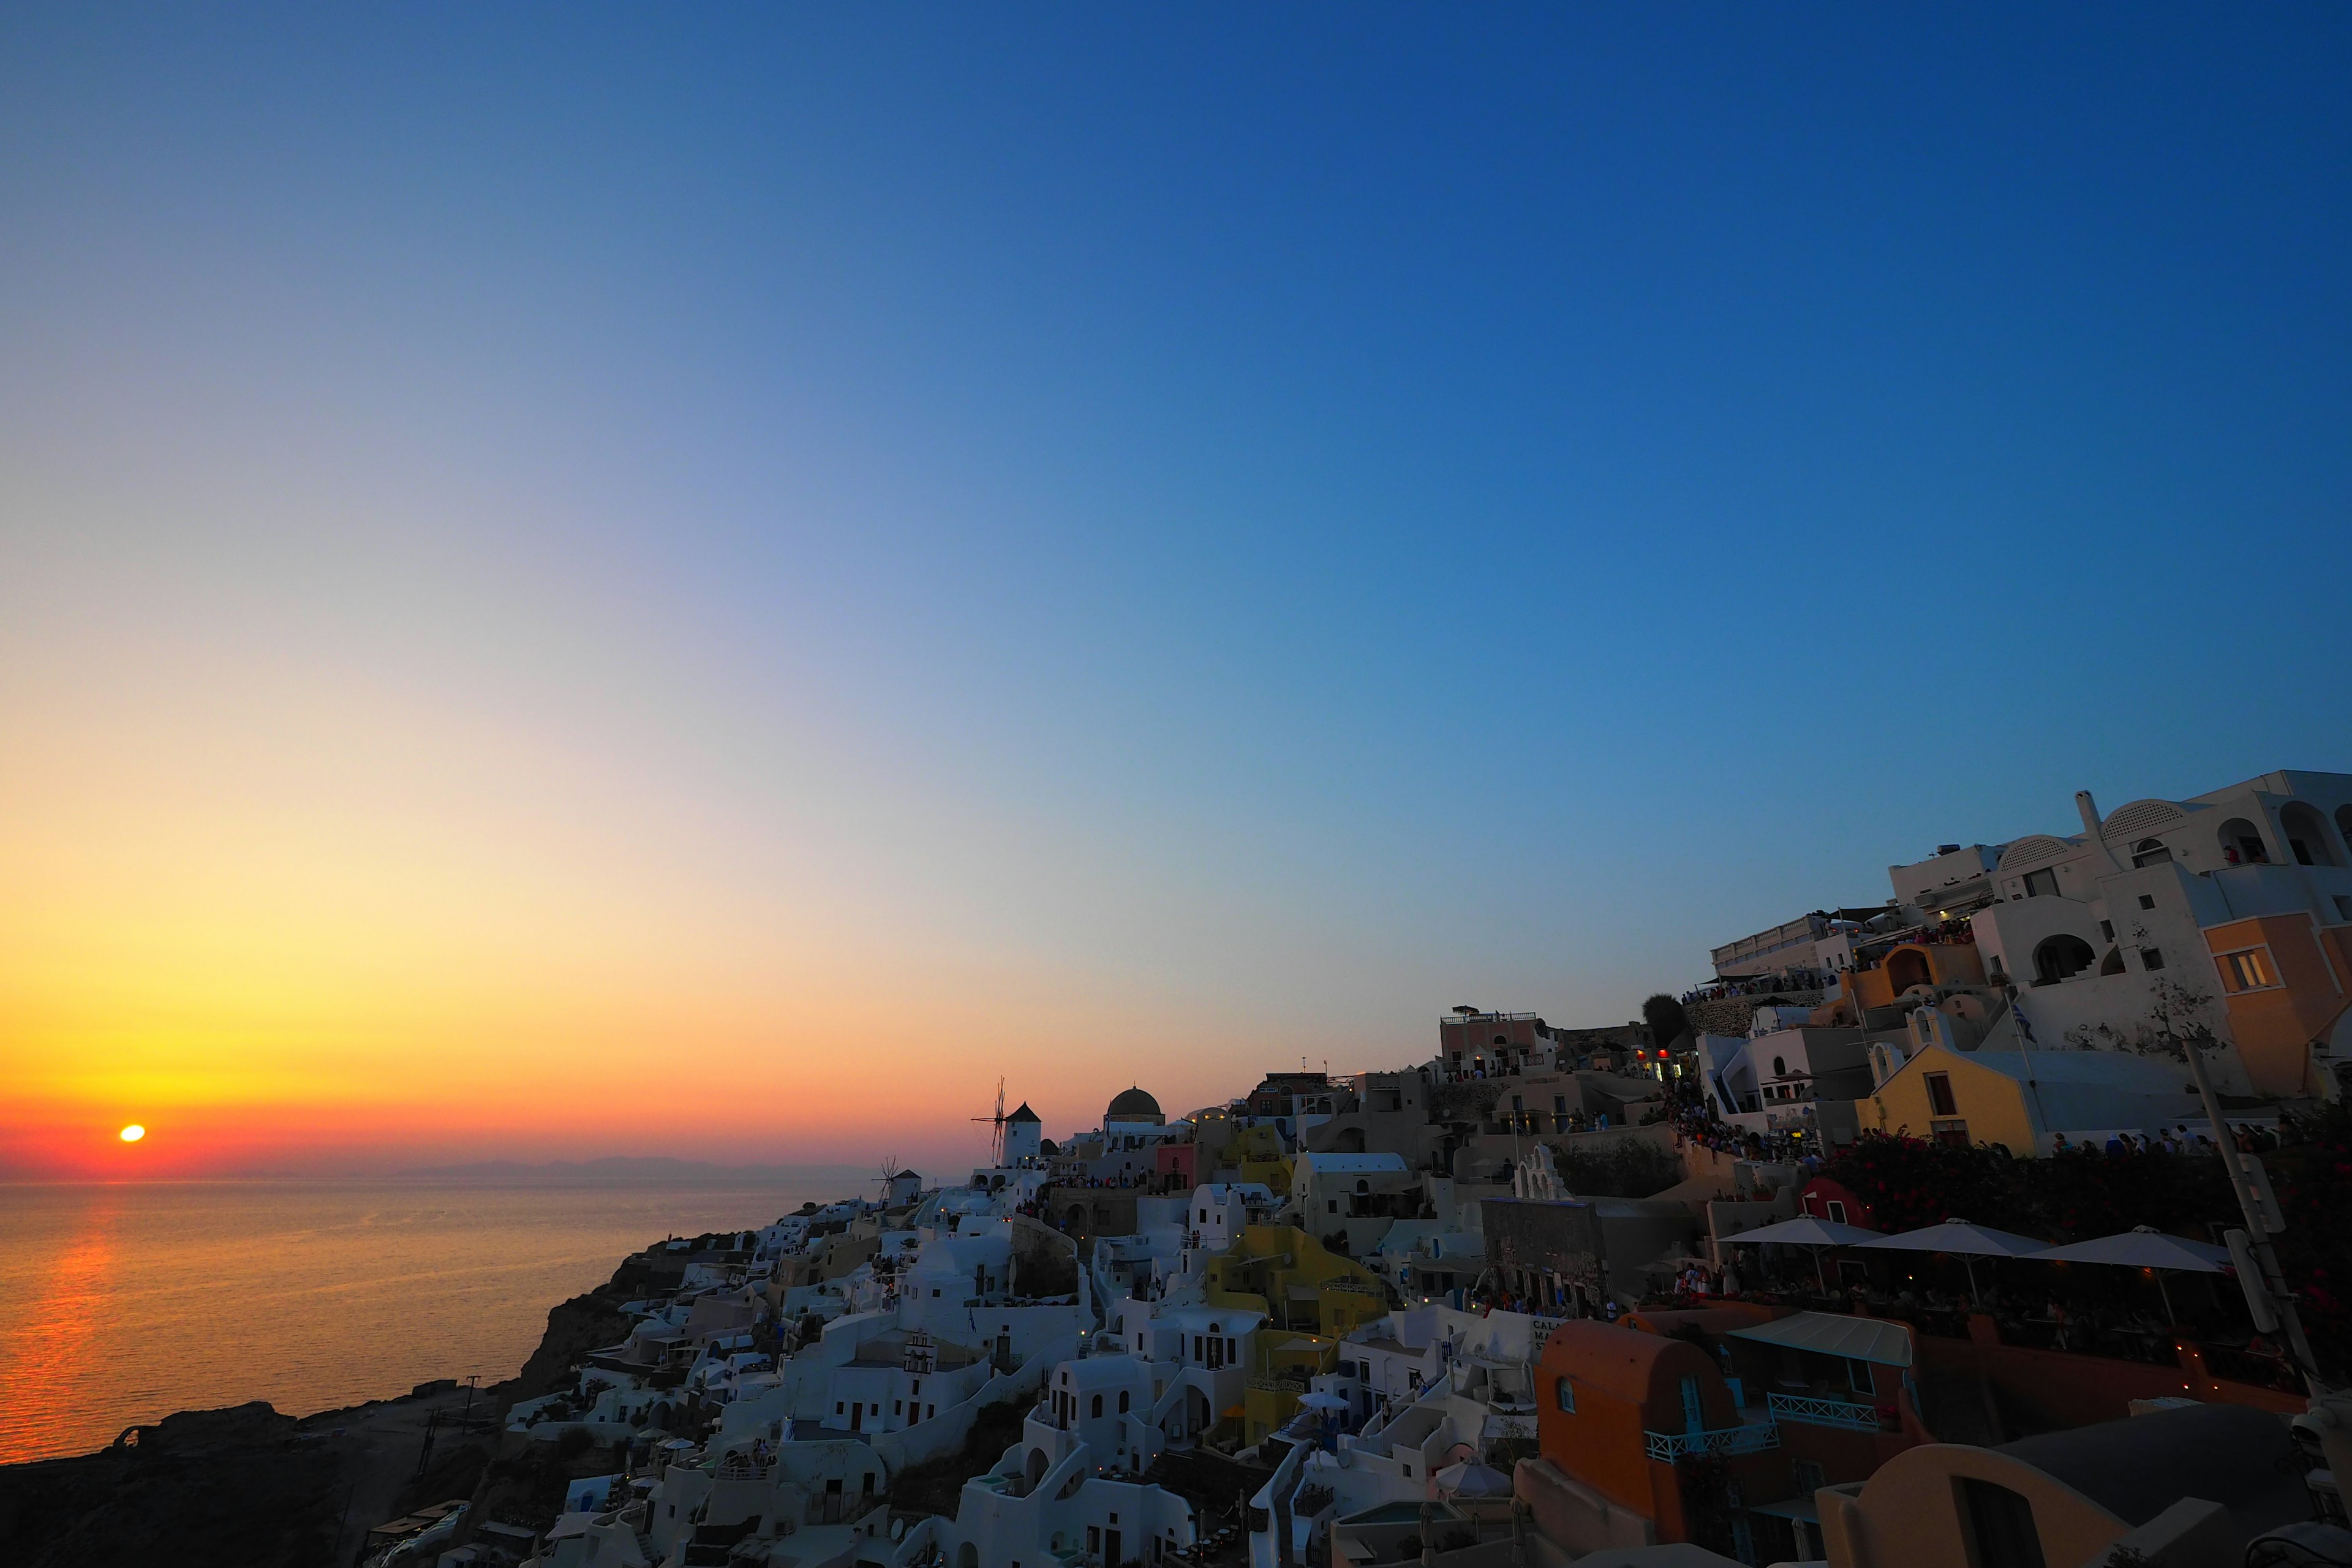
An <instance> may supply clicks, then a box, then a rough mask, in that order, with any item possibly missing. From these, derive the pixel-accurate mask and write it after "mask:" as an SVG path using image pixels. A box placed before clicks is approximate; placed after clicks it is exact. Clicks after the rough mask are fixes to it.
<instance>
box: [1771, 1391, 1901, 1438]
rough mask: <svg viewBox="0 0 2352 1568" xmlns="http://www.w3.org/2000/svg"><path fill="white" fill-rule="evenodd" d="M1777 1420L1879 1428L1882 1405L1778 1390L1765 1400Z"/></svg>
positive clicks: (1859, 1429) (1867, 1429)
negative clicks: (1879, 1408)
mask: <svg viewBox="0 0 2352 1568" xmlns="http://www.w3.org/2000/svg"><path fill="white" fill-rule="evenodd" d="M1764 1403H1765V1405H1766V1406H1767V1407H1768V1408H1769V1409H1770V1411H1771V1412H1772V1418H1773V1419H1774V1420H1776V1421H1802V1422H1804V1423H1806V1424H1807V1425H1809V1426H1843V1427H1844V1428H1846V1429H1847V1430H1849V1431H1853V1432H1875V1431H1877V1430H1878V1427H1879V1420H1878V1407H1877V1406H1876V1405H1856V1404H1854V1403H1853V1401H1851V1400H1845V1399H1817V1398H1815V1397H1813V1396H1812V1395H1811V1394H1772V1395H1770V1396H1769V1397H1768V1398H1767V1399H1766V1400H1765V1402H1764Z"/></svg>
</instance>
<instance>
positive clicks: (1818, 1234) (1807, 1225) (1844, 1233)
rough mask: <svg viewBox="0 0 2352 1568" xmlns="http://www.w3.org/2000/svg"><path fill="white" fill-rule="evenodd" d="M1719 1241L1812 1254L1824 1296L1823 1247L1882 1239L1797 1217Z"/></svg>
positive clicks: (1853, 1228) (1810, 1217)
mask: <svg viewBox="0 0 2352 1568" xmlns="http://www.w3.org/2000/svg"><path fill="white" fill-rule="evenodd" d="M1723 1239H1724V1240H1726V1241H1727V1242H1730V1243H1731V1244H1732V1245H1734V1246H1738V1245H1740V1244H1742V1243H1745V1242H1750V1241H1753V1242H1757V1243H1759V1244H1764V1245H1769V1246H1772V1247H1804V1248H1805V1249H1806V1250H1807V1251H1809V1252H1811V1254H1812V1255H1813V1275H1814V1277H1815V1278H1816V1279H1820V1280H1821V1282H1822V1294H1823V1295H1827V1294H1829V1289H1830V1282H1829V1277H1828V1276H1827V1275H1825V1274H1823V1273H1822V1248H1823V1247H1868V1246H1870V1245H1872V1244H1873V1243H1874V1242H1877V1241H1881V1240H1883V1239H1885V1237H1884V1235H1883V1233H1881V1232H1879V1231H1874V1230H1865V1229H1864V1228H1863V1227H1862V1226H1858V1225H1840V1224H1838V1223H1837V1222H1836V1221H1835V1220H1827V1219H1820V1218H1816V1217H1815V1216H1814V1215H1809V1214H1801V1215H1798V1216H1797V1217H1796V1218H1794V1219H1784V1220H1781V1221H1780V1222H1779V1223H1778V1224H1776V1225H1767V1226H1758V1227H1757V1228H1756V1229H1754V1230H1743V1231H1741V1232H1740V1233H1739V1234H1738V1236H1727V1237H1724V1238H1723Z"/></svg>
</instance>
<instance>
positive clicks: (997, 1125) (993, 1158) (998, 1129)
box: [972, 1078, 1004, 1165]
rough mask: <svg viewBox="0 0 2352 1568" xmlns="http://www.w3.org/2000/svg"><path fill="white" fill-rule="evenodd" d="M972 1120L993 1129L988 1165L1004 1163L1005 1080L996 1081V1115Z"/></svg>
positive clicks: (977, 1117) (990, 1138)
mask: <svg viewBox="0 0 2352 1568" xmlns="http://www.w3.org/2000/svg"><path fill="white" fill-rule="evenodd" d="M972 1120H973V1121H985V1122H988V1123H989V1124H990V1126H991V1127H992V1129H993V1131H992V1132H991V1134H990V1137H989V1143H988V1163H990V1164H992V1165H1002V1164H1003V1163H1004V1080H1003V1079H1001V1078H1000V1079H997V1080H996V1114H995V1115H993V1116H975V1117H973V1118H972Z"/></svg>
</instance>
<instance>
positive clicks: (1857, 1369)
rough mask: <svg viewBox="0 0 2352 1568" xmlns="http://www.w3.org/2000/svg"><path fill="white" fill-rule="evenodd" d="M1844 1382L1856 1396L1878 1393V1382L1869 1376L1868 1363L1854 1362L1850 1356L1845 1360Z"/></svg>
mask: <svg viewBox="0 0 2352 1568" xmlns="http://www.w3.org/2000/svg"><path fill="white" fill-rule="evenodd" d="M1845 1381H1846V1385H1847V1386H1848V1387H1850V1388H1852V1389H1853V1391H1854V1392H1855V1393H1856V1394H1875V1393H1877V1392H1878V1381H1877V1379H1876V1378H1874V1376H1872V1375H1871V1371H1870V1363H1868V1362H1866V1361H1855V1360H1854V1359H1853V1358H1852V1357H1851V1356H1849V1357H1848V1358H1846V1363H1845Z"/></svg>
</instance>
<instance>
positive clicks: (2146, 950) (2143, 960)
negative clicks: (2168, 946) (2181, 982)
mask: <svg viewBox="0 0 2352 1568" xmlns="http://www.w3.org/2000/svg"><path fill="white" fill-rule="evenodd" d="M2139 966H2140V967H2141V968H2142V969H2162V968H2163V967H2164V949H2162V948H2160V947H2143V948H2141V949H2140V950H2139Z"/></svg>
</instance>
